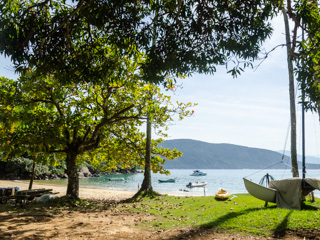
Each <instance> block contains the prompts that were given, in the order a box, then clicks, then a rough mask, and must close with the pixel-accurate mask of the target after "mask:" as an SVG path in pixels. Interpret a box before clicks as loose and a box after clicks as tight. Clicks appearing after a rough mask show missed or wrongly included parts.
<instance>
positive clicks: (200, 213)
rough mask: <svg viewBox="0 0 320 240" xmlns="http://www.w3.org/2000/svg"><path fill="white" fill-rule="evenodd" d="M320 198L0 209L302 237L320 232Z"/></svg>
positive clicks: (171, 199) (162, 199)
mask: <svg viewBox="0 0 320 240" xmlns="http://www.w3.org/2000/svg"><path fill="white" fill-rule="evenodd" d="M319 209H320V200H319V199H316V201H315V202H311V201H310V200H309V199H307V200H306V201H305V202H304V204H303V210H301V211H296V210H287V209H278V208H276V205H275V204H270V203H269V205H268V207H264V202H263V201H260V200H258V199H256V198H253V197H252V196H249V195H247V194H236V195H233V196H231V198H230V199H229V200H227V201H218V200H216V199H215V198H214V197H212V196H210V197H178V196H167V195H162V196H158V195H154V196H153V197H146V198H141V199H139V200H138V202H134V203H125V202H123V203H116V202H101V201H85V200H79V201H69V200H68V199H65V198H60V199H58V200H56V201H55V202H52V203H50V204H46V205H39V204H27V206H26V207H25V208H20V207H13V206H10V205H9V204H6V205H0V213H1V212H2V213H3V212H6V211H10V212H11V213H17V214H19V213H21V212H23V213H24V214H26V212H27V213H28V214H37V212H43V211H45V212H46V213H47V214H50V215H52V216H55V215H59V214H61V213H63V212H66V213H67V212H69V213H70V212H77V211H78V212H83V211H85V212H91V211H92V212H101V213H102V212H103V211H106V210H112V211H114V212H117V213H121V214H122V215H127V216H130V215H132V214H134V215H139V216H152V217H154V218H153V219H154V220H152V221H137V223H136V224H135V225H136V227H138V228H143V229H150V228H151V229H153V230H154V229H157V230H158V231H164V230H169V229H177V228H181V227H191V228H193V229H198V230H204V231H210V230H213V231H215V232H220V233H231V234H241V235H255V236H262V237H268V236H273V237H281V236H284V235H286V234H288V233H290V234H293V235H298V236H299V235H300V236H309V237H312V236H318V235H319V234H320V212H319Z"/></svg>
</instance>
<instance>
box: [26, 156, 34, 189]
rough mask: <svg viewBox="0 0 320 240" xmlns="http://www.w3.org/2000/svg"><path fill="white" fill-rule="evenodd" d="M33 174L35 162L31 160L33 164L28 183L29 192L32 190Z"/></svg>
mask: <svg viewBox="0 0 320 240" xmlns="http://www.w3.org/2000/svg"><path fill="white" fill-rule="evenodd" d="M35 172H36V162H35V161H34V160H33V162H32V173H31V176H30V182H29V188H28V189H29V190H31V189H32V185H33V180H34V175H35Z"/></svg>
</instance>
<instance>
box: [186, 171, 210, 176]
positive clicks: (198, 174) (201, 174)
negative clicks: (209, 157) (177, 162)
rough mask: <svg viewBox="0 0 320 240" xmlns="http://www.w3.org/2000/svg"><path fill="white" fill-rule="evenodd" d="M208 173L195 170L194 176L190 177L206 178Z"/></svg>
mask: <svg viewBox="0 0 320 240" xmlns="http://www.w3.org/2000/svg"><path fill="white" fill-rule="evenodd" d="M206 175H207V173H206V172H202V171H200V170H194V171H193V173H192V174H190V176H206Z"/></svg>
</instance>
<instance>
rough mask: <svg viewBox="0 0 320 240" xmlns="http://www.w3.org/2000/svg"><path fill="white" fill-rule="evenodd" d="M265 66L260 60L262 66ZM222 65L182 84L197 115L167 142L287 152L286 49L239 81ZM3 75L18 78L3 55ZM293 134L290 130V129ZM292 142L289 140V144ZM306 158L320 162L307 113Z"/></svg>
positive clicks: (319, 139) (178, 95)
mask: <svg viewBox="0 0 320 240" xmlns="http://www.w3.org/2000/svg"><path fill="white" fill-rule="evenodd" d="M272 24H273V25H274V26H275V28H276V30H275V32H274V34H273V36H272V37H271V39H269V40H268V41H267V42H266V43H265V44H264V48H265V49H266V51H270V50H271V49H272V48H273V47H275V46H276V45H278V44H281V43H284V41H285V37H284V27H283V25H284V24H283V18H282V16H279V17H277V18H276V19H275V20H273V22H272ZM259 63H260V62H256V63H255V65H258V64H259ZM226 72H227V71H226V69H225V67H219V68H218V70H217V72H216V73H215V74H214V75H200V74H194V75H192V77H188V78H187V79H184V80H182V81H180V82H178V85H182V88H181V89H178V90H177V91H176V92H175V95H174V96H173V99H174V100H178V101H181V102H185V103H187V102H193V103H197V104H198V106H196V107H194V108H192V109H193V110H194V111H195V113H194V115H193V116H192V117H188V118H185V119H184V120H182V121H176V122H175V124H174V125H172V126H170V127H169V131H168V134H169V137H168V138H167V139H195V140H200V141H205V142H209V143H230V144H236V145H241V146H247V147H254V148H261V149H268V150H274V151H284V150H289V149H290V134H289V136H288V138H287V132H288V126H289V123H290V110H289V79H288V70H287V60H286V49H285V48H278V49H276V50H275V51H274V52H272V54H271V55H270V56H269V58H267V59H266V60H265V61H263V62H262V63H261V65H260V66H259V67H258V68H257V69H256V70H251V69H246V70H245V72H244V73H242V74H241V76H239V77H238V78H233V77H232V76H231V75H230V74H227V73H226ZM0 75H2V76H5V77H8V78H16V75H15V74H14V71H13V68H12V64H11V63H10V60H9V59H8V58H4V57H3V56H0ZM300 119H301V106H298V107H297V132H298V133H297V138H298V141H297V148H298V154H301V121H300ZM289 133H290V131H289ZM286 139H287V141H286ZM306 155H311V156H316V157H319V158H320V124H319V118H318V116H317V115H316V114H311V113H309V112H308V113H306Z"/></svg>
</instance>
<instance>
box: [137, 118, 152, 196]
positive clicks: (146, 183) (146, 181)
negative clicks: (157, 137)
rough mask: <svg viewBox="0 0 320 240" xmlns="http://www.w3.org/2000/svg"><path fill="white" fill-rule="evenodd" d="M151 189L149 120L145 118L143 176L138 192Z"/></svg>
mask: <svg viewBox="0 0 320 240" xmlns="http://www.w3.org/2000/svg"><path fill="white" fill-rule="evenodd" d="M143 191H152V185H151V120H150V118H149V116H148V118H147V142H146V154H145V167H144V178H143V182H142V185H141V188H140V190H139V192H143Z"/></svg>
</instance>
